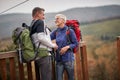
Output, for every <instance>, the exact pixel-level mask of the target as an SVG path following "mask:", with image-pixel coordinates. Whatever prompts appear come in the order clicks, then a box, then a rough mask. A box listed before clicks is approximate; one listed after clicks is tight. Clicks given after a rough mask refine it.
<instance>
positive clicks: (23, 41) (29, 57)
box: [12, 27, 48, 63]
mask: <svg viewBox="0 0 120 80" xmlns="http://www.w3.org/2000/svg"><path fill="white" fill-rule="evenodd" d="M12 39H13V42H14V44H15V45H16V49H17V53H18V55H19V60H20V62H21V63H22V62H24V63H25V62H30V61H33V60H36V58H40V57H44V56H48V50H47V49H45V48H39V46H40V43H39V45H38V47H37V48H36V47H34V44H33V42H32V39H31V37H30V31H29V29H27V28H23V27H18V28H16V29H15V30H14V31H13V33H12Z"/></svg>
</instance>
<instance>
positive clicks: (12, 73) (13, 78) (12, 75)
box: [9, 58, 16, 80]
mask: <svg viewBox="0 0 120 80" xmlns="http://www.w3.org/2000/svg"><path fill="white" fill-rule="evenodd" d="M9 60H10V79H11V80H16V68H15V59H14V58H10V59H9Z"/></svg>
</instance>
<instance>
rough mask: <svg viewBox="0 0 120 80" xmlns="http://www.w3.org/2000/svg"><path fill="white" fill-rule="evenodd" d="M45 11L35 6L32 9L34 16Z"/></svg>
mask: <svg viewBox="0 0 120 80" xmlns="http://www.w3.org/2000/svg"><path fill="white" fill-rule="evenodd" d="M41 11H45V9H43V8H40V7H35V8H34V9H33V11H32V16H35V14H36V13H37V12H41Z"/></svg>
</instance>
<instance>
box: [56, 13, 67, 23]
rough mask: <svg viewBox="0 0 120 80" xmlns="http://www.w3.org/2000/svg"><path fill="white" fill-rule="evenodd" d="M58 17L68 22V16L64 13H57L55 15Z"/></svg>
mask: <svg viewBox="0 0 120 80" xmlns="http://www.w3.org/2000/svg"><path fill="white" fill-rule="evenodd" d="M57 17H59V18H62V19H64V20H65V22H66V19H67V18H66V16H65V15H63V14H57V15H56V16H55V18H57Z"/></svg>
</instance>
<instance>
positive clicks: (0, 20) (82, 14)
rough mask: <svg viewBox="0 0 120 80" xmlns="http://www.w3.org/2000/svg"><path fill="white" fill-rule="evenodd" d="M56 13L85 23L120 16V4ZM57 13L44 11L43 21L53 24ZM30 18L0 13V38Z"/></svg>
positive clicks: (29, 16)
mask: <svg viewBox="0 0 120 80" xmlns="http://www.w3.org/2000/svg"><path fill="white" fill-rule="evenodd" d="M57 13H62V14H65V15H66V16H67V18H68V19H78V20H79V21H80V23H81V24H87V23H94V22H99V21H103V20H109V19H110V20H111V19H115V18H120V5H110V6H101V7H86V8H73V9H68V10H65V11H61V12H57ZM57 13H46V15H45V16H46V20H45V22H46V24H47V25H48V26H49V27H53V26H54V25H55V24H54V21H53V20H54V16H55V15H56V14H57ZM31 20H32V18H31V14H23V13H13V14H5V15H0V39H1V38H5V37H10V36H11V34H12V31H13V29H15V28H16V27H20V26H21V25H22V23H23V22H25V23H27V24H28V25H30V22H31Z"/></svg>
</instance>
